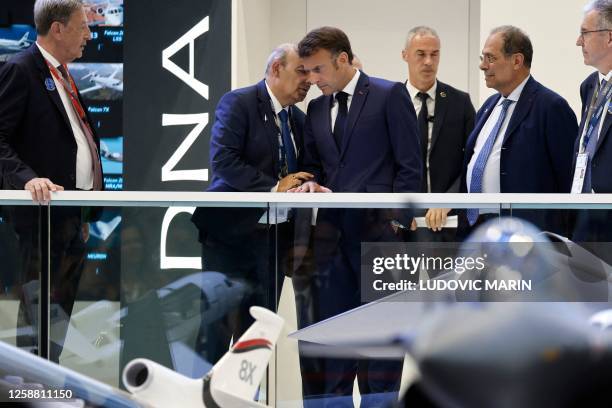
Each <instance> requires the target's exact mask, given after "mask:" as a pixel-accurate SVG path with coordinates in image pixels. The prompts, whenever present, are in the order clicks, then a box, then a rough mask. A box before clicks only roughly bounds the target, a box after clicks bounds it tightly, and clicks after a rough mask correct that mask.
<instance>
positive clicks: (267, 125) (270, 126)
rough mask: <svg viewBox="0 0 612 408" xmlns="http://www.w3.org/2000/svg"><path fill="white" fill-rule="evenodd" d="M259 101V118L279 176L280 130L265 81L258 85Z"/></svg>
mask: <svg viewBox="0 0 612 408" xmlns="http://www.w3.org/2000/svg"><path fill="white" fill-rule="evenodd" d="M257 99H258V101H259V104H258V106H257V109H258V112H259V117H260V118H261V120H262V122H263V125H264V129H265V131H266V136H267V137H266V139H267V140H268V143H269V144H270V149H271V151H272V157H274V169H275V172H276V173H277V174H278V173H280V168H279V165H278V163H279V161H280V157H279V156H278V155H279V153H278V148H279V147H278V135H279V133H280V129H279V128H278V126H276V122H275V120H274V118H275V115H274V112H273V111H272V100H271V99H270V95H269V94H268V90H267V89H266V83H265V82H264V81H263V80H262V81H260V82H259V83H258V84H257Z"/></svg>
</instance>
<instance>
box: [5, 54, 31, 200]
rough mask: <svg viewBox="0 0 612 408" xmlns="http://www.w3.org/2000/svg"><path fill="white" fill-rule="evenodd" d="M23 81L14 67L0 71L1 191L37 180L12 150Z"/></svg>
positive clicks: (23, 102) (19, 117) (24, 96)
mask: <svg viewBox="0 0 612 408" xmlns="http://www.w3.org/2000/svg"><path fill="white" fill-rule="evenodd" d="M27 82H28V80H27V77H26V74H25V73H24V72H23V71H22V69H21V68H20V67H19V66H18V65H16V64H10V63H9V64H6V65H5V66H4V67H2V69H1V70H0V170H1V171H0V175H2V177H3V179H4V185H3V188H13V189H19V190H23V188H24V186H25V184H26V183H27V182H28V181H30V180H31V179H33V178H35V177H37V175H36V173H35V172H34V170H32V169H31V168H30V167H29V166H28V165H27V164H25V163H24V162H23V161H22V160H21V158H20V157H19V156H18V155H17V152H15V149H14V148H13V143H14V142H15V138H16V137H17V130H18V127H19V123H20V122H21V121H22V120H23V116H24V115H25V111H26V105H27V100H28V87H27V86H26V84H27ZM0 184H2V183H0Z"/></svg>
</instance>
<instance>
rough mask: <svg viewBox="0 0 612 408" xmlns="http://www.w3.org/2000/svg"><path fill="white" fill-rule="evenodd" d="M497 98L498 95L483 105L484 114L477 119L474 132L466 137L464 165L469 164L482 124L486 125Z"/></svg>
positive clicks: (497, 100)
mask: <svg viewBox="0 0 612 408" xmlns="http://www.w3.org/2000/svg"><path fill="white" fill-rule="evenodd" d="M499 98H500V95H499V94H498V95H497V96H496V97H495V98H493V99H492V100H491V101H490V102H489V103H488V104H487V103H485V105H484V106H483V107H482V108H481V109H484V112H483V113H482V115H481V116H480V118H478V121H477V122H476V125H475V126H474V130H472V133H470V136H469V137H468V140H467V143H466V145H465V158H466V160H467V162H466V163H469V161H470V159H471V158H472V155H473V154H474V147H475V146H476V140H478V135H479V134H480V132H481V131H482V127H483V126H484V124H485V123H487V120H488V119H489V116H491V113H492V112H493V109H495V105H497V102H499Z"/></svg>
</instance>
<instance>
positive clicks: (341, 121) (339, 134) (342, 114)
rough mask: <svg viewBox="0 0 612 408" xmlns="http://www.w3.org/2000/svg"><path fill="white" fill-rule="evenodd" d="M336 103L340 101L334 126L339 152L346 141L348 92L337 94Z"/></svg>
mask: <svg viewBox="0 0 612 408" xmlns="http://www.w3.org/2000/svg"><path fill="white" fill-rule="evenodd" d="M336 101H338V115H336V123H335V124H334V139H335V140H336V146H338V150H340V149H341V148H342V141H343V140H344V131H345V128H346V117H347V116H348V103H347V102H348V94H347V93H346V92H338V93H337V94H336Z"/></svg>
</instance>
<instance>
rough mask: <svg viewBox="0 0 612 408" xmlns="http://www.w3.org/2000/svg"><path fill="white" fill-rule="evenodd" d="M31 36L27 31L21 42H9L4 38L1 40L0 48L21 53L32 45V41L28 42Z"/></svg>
mask: <svg viewBox="0 0 612 408" xmlns="http://www.w3.org/2000/svg"><path fill="white" fill-rule="evenodd" d="M29 34H30V33H28V32H27V31H26V33H25V34H24V35H23V37H21V39H19V40H7V39H4V38H0V48H2V49H5V50H8V51H21V50H23V49H25V48H28V47H29V46H30V44H32V43H31V42H30V40H28V35H29Z"/></svg>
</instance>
